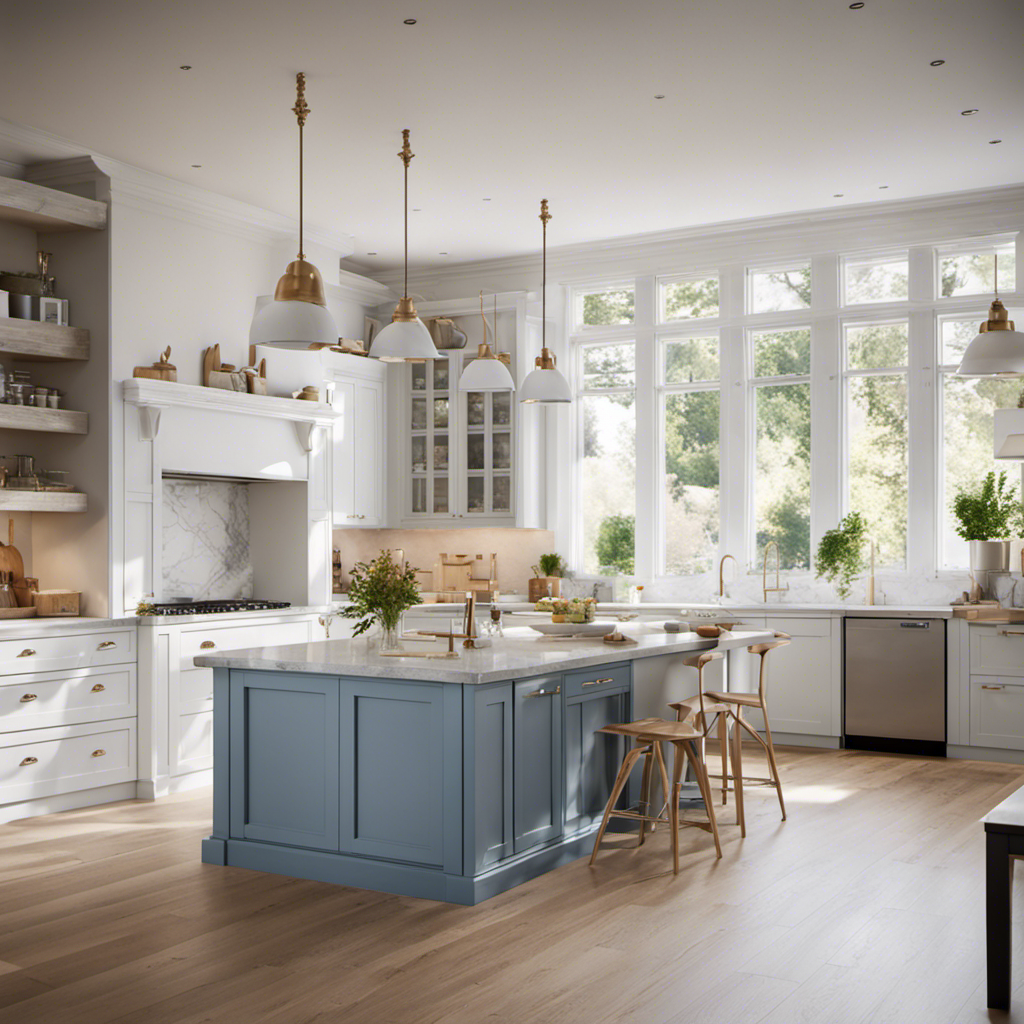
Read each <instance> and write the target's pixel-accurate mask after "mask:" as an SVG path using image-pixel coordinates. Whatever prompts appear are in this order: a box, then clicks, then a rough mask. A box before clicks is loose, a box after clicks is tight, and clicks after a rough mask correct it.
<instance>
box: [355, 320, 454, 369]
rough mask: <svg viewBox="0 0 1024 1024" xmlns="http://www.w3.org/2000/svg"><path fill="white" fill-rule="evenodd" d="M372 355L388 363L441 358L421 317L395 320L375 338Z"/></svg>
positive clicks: (371, 350)
mask: <svg viewBox="0 0 1024 1024" xmlns="http://www.w3.org/2000/svg"><path fill="white" fill-rule="evenodd" d="M370 355H371V356H373V357H374V359H383V360H384V362H386V363H404V362H405V361H406V360H407V359H440V358H441V353H440V352H438V351H437V349H436V348H435V347H434V339H433V338H431V337H430V331H428V330H427V328H426V325H425V324H424V323H423V321H422V320H420V319H419V318H417V319H415V320H395V321H394V322H392V323H390V324H388V325H387V327H385V328H384V329H383V330H382V331H381V332H380V333H379V334H378V335H377V337H375V338H374V339H373V342H372V343H371V345H370Z"/></svg>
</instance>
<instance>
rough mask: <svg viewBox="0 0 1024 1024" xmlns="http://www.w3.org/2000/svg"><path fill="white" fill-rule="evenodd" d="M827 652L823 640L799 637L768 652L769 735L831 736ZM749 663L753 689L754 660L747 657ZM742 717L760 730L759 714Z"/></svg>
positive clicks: (828, 647)
mask: <svg viewBox="0 0 1024 1024" xmlns="http://www.w3.org/2000/svg"><path fill="white" fill-rule="evenodd" d="M769 628H771V627H769ZM831 652H832V640H831V638H830V637H827V636H820V637H819V636H802V637H800V638H799V639H794V640H793V642H792V643H791V644H790V645H789V646H788V647H780V648H778V649H777V650H774V651H770V652H769V654H768V656H767V657H768V689H767V700H768V715H769V718H770V720H771V726H772V729H773V731H775V732H792V733H806V734H808V735H812V736H831V735H832V734H833V730H832V669H831V666H832V653H831ZM751 661H752V663H753V667H752V668H751V675H750V678H751V685H752V688H753V689H756V688H757V659H756V658H755V657H753V656H751ZM744 717H745V718H747V719H748V720H749V721H750V723H751V724H752V725H753V726H754V727H755V728H758V729H760V728H762V722H761V713H760V711H758V710H756V709H755V710H752V711H745V712H744Z"/></svg>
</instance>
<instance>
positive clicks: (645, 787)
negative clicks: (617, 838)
mask: <svg viewBox="0 0 1024 1024" xmlns="http://www.w3.org/2000/svg"><path fill="white" fill-rule="evenodd" d="M653 757H654V751H653V750H652V751H649V752H648V753H647V754H645V755H644V774H643V778H642V780H641V782H640V807H639V811H640V813H641V814H643V815H648V814H650V813H651V760H652V758H653ZM651 828H652V831H653V825H652V826H651ZM646 838H647V821H646V820H645V819H644V818H641V819H640V842H638V843H637V846H643V845H644V840H645V839H646Z"/></svg>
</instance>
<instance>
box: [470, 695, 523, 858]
mask: <svg viewBox="0 0 1024 1024" xmlns="http://www.w3.org/2000/svg"><path fill="white" fill-rule="evenodd" d="M464 690H465V691H466V695H467V700H466V710H465V714H466V726H465V729H466V744H467V748H466V756H465V763H466V770H465V775H464V778H463V792H464V793H465V801H466V822H467V829H466V853H465V862H466V873H467V874H479V872H481V871H483V870H485V869H486V868H488V867H490V866H491V865H493V864H496V863H497V862H498V861H499V860H503V859H504V858H505V857H511V856H512V841H513V825H512V684H511V683H502V684H501V685H499V686H466V687H464Z"/></svg>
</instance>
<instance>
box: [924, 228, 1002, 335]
mask: <svg viewBox="0 0 1024 1024" xmlns="http://www.w3.org/2000/svg"><path fill="white" fill-rule="evenodd" d="M1015 237H1016V236H1015V235H994V236H993V235H989V236H987V237H986V238H984V239H981V240H980V241H979V242H977V243H974V242H971V241H970V240H967V241H963V242H949V243H946V244H945V245H937V246H935V258H934V260H933V265H932V277H933V280H934V287H935V300H936V302H937V303H940V304H941V305H943V306H946V305H948V304H949V303H954V302H974V301H975V300H976V299H977V298H978V297H980V296H984V295H988V294H989V293H988V292H964V293H963V294H962V295H943V294H942V261H943V259H949V257H950V256H987V255H988V254H989V253H993V254H994V253H996V252H998V251H999V250H1000V249H1013V248H1014V240H1015ZM997 283H998V280H997ZM1014 290H1015V289H1013V288H1010V289H1004V291H1009V292H1012V291H1014ZM953 319H957V317H953ZM981 319H982V320H984V319H986V318H985V317H984V316H982V318H981ZM940 355H941V352H940Z"/></svg>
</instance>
